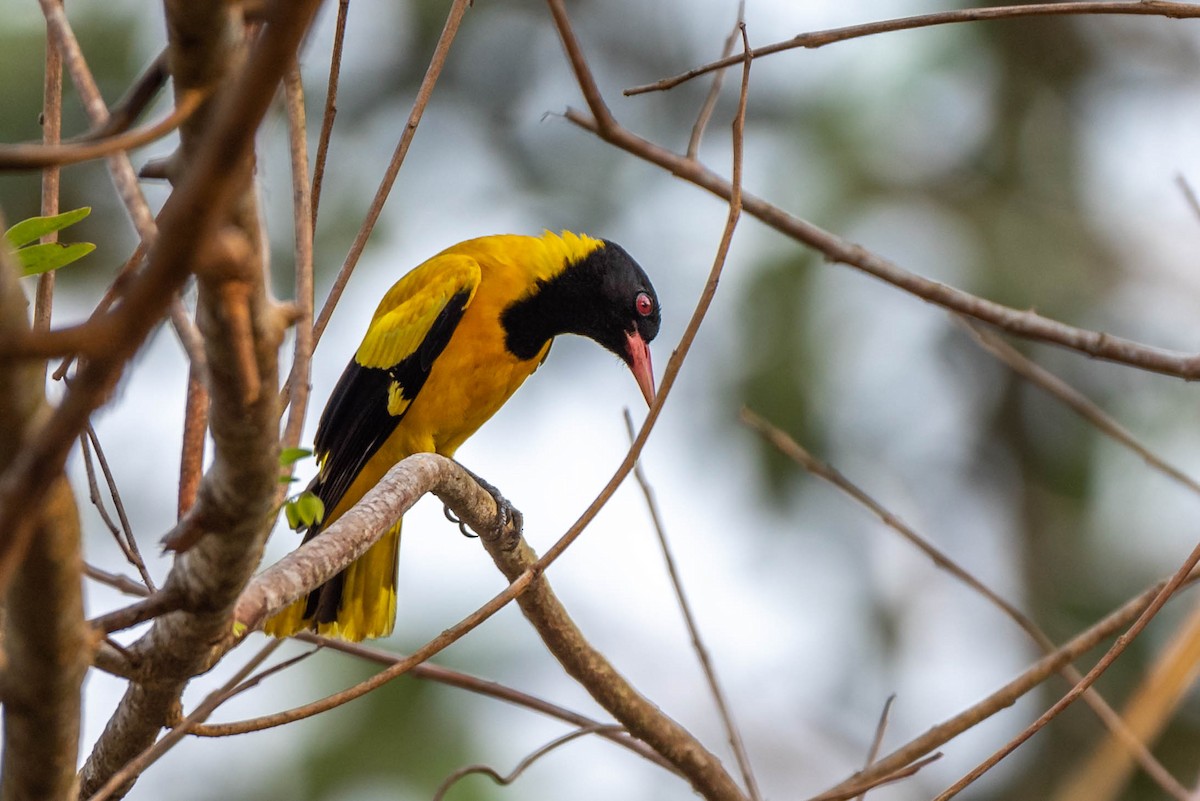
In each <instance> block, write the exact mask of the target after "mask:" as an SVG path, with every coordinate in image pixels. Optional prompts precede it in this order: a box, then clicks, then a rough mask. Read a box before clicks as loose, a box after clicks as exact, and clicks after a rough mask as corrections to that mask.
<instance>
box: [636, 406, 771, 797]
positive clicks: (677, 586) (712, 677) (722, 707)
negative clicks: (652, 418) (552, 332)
mask: <svg viewBox="0 0 1200 801" xmlns="http://www.w3.org/2000/svg"><path fill="white" fill-rule="evenodd" d="M625 428H626V430H627V431H628V432H629V438H630V439H633V435H634V430H633V417H632V416H630V414H629V409H626V410H625ZM633 477H634V478H635V479H637V483H638V486H639V487H641V490H642V497H644V498H645V500H646V507H647V508H648V509H649V510H650V519H651V521H652V522H653V523H654V531H655V533H656V534H657V535H658V544H659V547H660V548H661V550H662V555H663V561H664V562H665V563H666V566H667V575H668V576H669V577H670V579H671V587H672V589H673V590H674V591H675V599H676V601H677V602H678V603H679V611H680V612H682V614H683V622H684V624H685V625H686V626H687V630H688V636H690V637H691V640H692V650H694V651H695V652H696V658H697V659H698V660H699V661H700V669H701V670H702V671H703V672H704V678H705V680H706V681H707V682H708V690H709V692H710V693H711V694H712V698H713V703H715V704H716V707H717V714H719V715H720V717H721V725H723V726H724V727H725V736H726V737H727V738H728V740H729V745H730V747H731V748H732V749H733V756H734V758H735V759H736V760H737V763H738V770H740V771H741V774H742V780H743V781H745V783H746V792H748V793H749V794H750V797H751V798H752V799H755V801H758V799H761V798H762V795H761V793H760V791H759V789H758V782H757V781H756V780H755V778H754V768H753V767H752V766H751V764H750V757H749V755H748V754H747V753H746V743H745V741H744V740H743V739H742V733H741V731H740V730H739V729H738V725H737V721H735V720H734V719H733V712H732V710H730V708H729V701H728V699H727V698H726V697H725V691H724V690H723V689H722V687H721V682H720V680H719V679H718V678H717V669H716V667H714V666H713V663H712V658H711V656H710V654H709V652H708V647H707V646H705V644H704V639H703V638H702V637H701V636H700V627H699V625H698V624H697V623H696V617H695V615H694V614H693V612H692V605H691V603H689V601H688V599H687V593H686V592H684V589H683V579H682V578H680V576H679V569H678V567H677V565H676V564H675V556H674V554H673V553H672V552H671V545H670V543H669V542H668V541H667V532H666V529H665V528H664V527H663V522H662V515H661V514H660V513H659V509H658V501H657V499H656V498H655V496H654V489H653V488H652V487H651V486H650V482H649V480H647V478H646V474H645V473H644V472H643V470H642V463H641V462H640V461H639V462H637V464H635V465H634V467H633Z"/></svg>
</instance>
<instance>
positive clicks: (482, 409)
mask: <svg viewBox="0 0 1200 801" xmlns="http://www.w3.org/2000/svg"><path fill="white" fill-rule="evenodd" d="M658 326H659V306H658V297H657V296H656V295H655V293H654V287H652V286H651V285H650V279H649V278H647V277H646V273H645V272H643V271H642V268H641V267H639V266H638V265H637V263H636V262H635V261H634V260H633V259H632V258H631V257H630V256H629V254H628V253H626V252H625V251H624V250H623V249H622V248H621V247H620V246H619V245H616V244H613V243H612V242H609V241H607V240H603V239H593V238H591V237H588V236H583V235H579V234H573V233H570V232H567V231H564V232H563V233H562V234H561V235H556V234H552V233H550V232H546V233H545V234H543V235H542V236H540V237H531V236H507V235H505V236H488V237H483V238H480V239H471V240H468V241H466V242H461V243H459V244H457V245H455V246H453V247H451V248H449V249H447V250H444V251H442V252H441V253H439V254H438V255H436V256H434V257H433V258H432V259H430V260H429V261H426V262H425V263H424V264H421V265H420V266H419V267H417V268H416V269H414V270H413V271H412V272H410V273H408V274H407V275H405V276H404V277H403V278H401V279H400V280H399V281H397V282H396V283H395V285H393V286H392V288H391V289H389V290H388V292H387V294H386V295H384V296H383V300H382V301H381V302H380V304H379V308H378V309H376V310H375V315H374V316H373V317H372V318H371V324H370V326H369V327H368V329H367V334H366V336H365V337H364V338H363V341H362V344H361V345H360V346H359V348H358V351H357V352H356V353H355V354H354V358H353V359H352V360H351V361H350V364H349V365H348V366H347V367H346V370H345V372H344V373H342V377H341V379H340V380H339V381H338V383H337V386H336V387H335V388H334V390H333V395H332V396H331V397H330V399H329V403H328V405H326V407H325V411H324V412H323V413H322V414H321V421H320V424H319V425H318V427H317V436H316V440H315V446H316V449H315V450H316V458H317V464H318V465H319V472H318V474H317V477H316V478H315V479H314V480H313V482H312V484H311V485H310V487H309V490H310V491H312V492H313V493H314V494H315V495H316V496H317V497H318V498H320V499H321V501H322V502H323V503H324V507H325V511H326V514H325V516H324V519H323V521H321V522H317V523H313V524H312V525H310V526H309V527H308V529H307V531H306V532H305V536H304V541H305V542H308V541H309V540H311V539H312V538H313V537H317V536H320V534H321V531H322V530H323V528H324V526H327V525H328V524H329V523H331V522H332V521H334V520H336V519H337V518H338V517H339V516H341V515H342V514H344V513H345V512H346V511H347V510H348V509H350V508H351V507H352V506H354V504H356V503H357V502H358V501H359V500H360V499H361V498H362V496H363V495H364V494H366V492H367V491H368V490H370V489H371V487H373V486H374V485H375V484H376V483H377V482H378V481H379V480H380V479H381V478H382V477H383V475H384V474H385V473H386V472H387V471H388V470H389V469H390V468H391V467H392V466H393V465H395V464H396V463H397V462H399V461H400V460H401V459H403V458H404V457H406V456H409V455H411V454H414V453H426V452H432V453H439V454H442V455H443V456H447V457H449V456H453V455H454V452H455V451H456V450H457V449H458V447H459V446H460V445H462V443H463V441H464V440H466V439H467V437H469V436H471V434H473V433H475V431H476V430H477V429H478V428H479V426H481V425H483V423H484V422H486V421H487V419H488V418H489V417H491V416H492V415H493V414H495V413H496V411H497V410H498V409H499V408H500V407H501V406H502V405H504V402H505V401H507V400H508V399H509V397H510V396H511V395H512V394H513V392H515V391H516V389H517V387H519V386H521V383H522V382H524V381H525V379H526V378H528V377H529V376H530V375H531V374H532V373H533V371H534V370H536V369H537V368H538V366H539V365H540V364H541V363H542V362H543V361H545V359H546V356H547V355H548V354H549V352H550V343H551V340H553V339H554V337H555V336H557V335H559V334H581V335H583V336H586V337H588V338H590V339H592V340H595V341H596V342H598V343H599V344H601V345H603V346H604V347H605V348H607V349H608V350H610V351H612V352H613V353H615V354H616V355H617V356H619V357H621V359H623V360H624V361H625V363H626V364H627V365H628V366H629V369H630V370H631V371H632V372H633V376H634V378H635V379H636V380H637V383H638V386H639V387H640V388H641V390H642V394H643V395H644V396H645V398H646V402H647V403H650V402H651V401H653V399H654V375H653V372H652V370H651V366H650V348H649V342H650V341H651V340H652V339H654V337H655V335H656V334H657V333H658ZM399 544H400V524H399V522H397V523H396V525H395V526H394V527H393V528H392V529H391V530H390V531H389V532H388V533H387V534H385V535H384V537H383V539H381V540H380V541H379V542H378V543H376V544H375V545H373V546H372V547H371V549H370V550H368V551H367V552H366V553H365V554H363V556H362V557H360V558H359V559H358V560H357V561H355V562H354V563H352V564H351V565H350V566H349V567H347V568H346V570H345V571H343V572H342V573H341V574H339V575H338V576H336V577H335V578H333V579H332V580H331V581H329V582H328V583H326V584H324V585H323V586H321V587H320V588H318V589H316V590H314V591H313V592H312V593H311V594H309V596H308V597H307V598H302V599H300V600H299V601H296V602H295V603H294V604H292V605H291V606H290V607H287V608H286V609H284V610H283V611H281V612H280V613H279V614H277V615H275V616H274V617H272V618H270V619H269V620H268V621H267V623H266V626H265V629H266V631H267V633H269V634H273V635H275V636H277V637H285V636H289V635H291V634H295V633H297V632H299V631H304V630H311V629H315V630H316V631H318V632H319V633H321V634H327V635H330V636H336V637H341V638H343V639H346V640H355V641H357V640H362V639H365V638H369V637H383V636H386V635H387V634H389V633H391V631H392V627H393V626H394V625H395V619H396V560H397V553H398V549H399Z"/></svg>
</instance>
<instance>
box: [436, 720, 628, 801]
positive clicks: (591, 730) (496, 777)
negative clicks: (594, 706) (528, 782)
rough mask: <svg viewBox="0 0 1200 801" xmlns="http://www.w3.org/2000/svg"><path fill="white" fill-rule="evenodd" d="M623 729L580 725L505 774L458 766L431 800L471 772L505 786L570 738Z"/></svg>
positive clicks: (542, 747) (474, 767)
mask: <svg viewBox="0 0 1200 801" xmlns="http://www.w3.org/2000/svg"><path fill="white" fill-rule="evenodd" d="M623 731H625V730H624V729H622V728H621V727H620V726H606V725H604V724H600V723H598V724H595V725H591V726H581V727H580V728H578V729H575V730H574V731H571V732H567V733H566V734H564V735H562V736H561V737H556V738H554V739H553V740H551V741H550V742H548V743H546V744H545V745H543V746H541V747H540V748H537V749H536V750H534V751H533V753H531V754H530V755H529V756H527V757H525V758H524V759H522V760H521V761H520V762H518V763H517V766H516V767H515V768H513V769H512V772H511V773H509V774H507V775H501V774H500V772H499V771H497V770H496V769H495V768H492V767H489V766H487V765H468V766H466V767H464V768H459V769H458V770H456V771H454V772H453V773H451V774H450V775H449V776H447V777H446V779H445V780H444V781H443V782H442V783H441V784H439V785H438V788H437V791H436V792H435V793H434V794H433V801H442V799H443V798H445V797H446V793H448V792H450V788H451V787H453V786H454V785H455V784H456V783H457V782H458V780H459V779H463V778H465V777H467V776H470V775H471V774H473V773H474V774H481V775H483V776H487V777H489V778H490V779H491V780H492V781H494V782H495V783H496V784H499V785H501V786H504V787H507V786H508V785H510V784H512V783H513V782H515V781H516V780H517V779H519V778H520V777H521V774H522V773H524V772H525V769H526V768H528V767H529V766H530V765H532V764H533V763H534V762H537V761H538V760H539V759H541V758H542V757H544V756H546V754H549V753H550V752H551V751H553V750H555V749H556V748H559V747H561V746H564V745H566V744H567V743H569V742H571V741H572V740H577V739H579V738H580V737H583V736H585V735H588V734H602V733H609V734H613V733H619V732H623Z"/></svg>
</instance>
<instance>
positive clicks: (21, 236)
mask: <svg viewBox="0 0 1200 801" xmlns="http://www.w3.org/2000/svg"><path fill="white" fill-rule="evenodd" d="M91 213H92V207H91V206H83V207H82V208H78V209H73V210H71V211H64V212H63V213H62V214H56V215H54V216H53V217H30V218H29V219H28V220H21V221H20V222H19V223H17V224H16V225H14V226H13V227H12V228H9V229H8V230H7V231H5V232H4V238H5V239H7V240H8V244H10V245H12V246H13V247H14V248H19V247H22V246H23V245H28V244H29V243H30V242H36V241H37V240H39V239H41V238H42V237H43V236H45V235H46V234H52V233H54V232H55V231H61V230H62V229H64V228H67V227H69V226H72V225H74V224H75V223H77V222H79V221H80V220H82V219H83V218H84V217H86V216H88V215H89V214H91Z"/></svg>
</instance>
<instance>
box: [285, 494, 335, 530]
mask: <svg viewBox="0 0 1200 801" xmlns="http://www.w3.org/2000/svg"><path fill="white" fill-rule="evenodd" d="M283 513H284V514H285V515H286V516H287V521H288V527H290V528H296V529H299V528H308V527H309V526H311V525H313V524H315V523H320V522H321V521H322V520H324V519H325V504H324V502H322V500H321V499H320V498H318V497H317V496H316V495H314V494H313V493H311V492H309V491H308V490H305V491H304V492H302V493H300V494H299V495H297V496H296V497H295V498H291V499H289V500H288V502H287V503H285V504H284V505H283Z"/></svg>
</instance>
